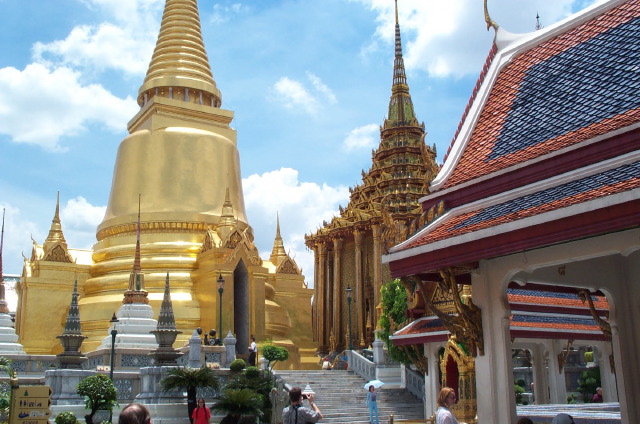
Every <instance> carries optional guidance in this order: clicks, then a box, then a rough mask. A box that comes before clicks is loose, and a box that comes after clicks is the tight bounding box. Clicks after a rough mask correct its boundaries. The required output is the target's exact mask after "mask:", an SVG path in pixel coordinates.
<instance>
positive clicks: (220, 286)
mask: <svg viewBox="0 0 640 424" xmlns="http://www.w3.org/2000/svg"><path fill="white" fill-rule="evenodd" d="M223 292H224V278H222V274H220V276H219V277H218V293H220V321H219V322H218V325H219V326H220V340H222V334H223V333H222V293H223Z"/></svg>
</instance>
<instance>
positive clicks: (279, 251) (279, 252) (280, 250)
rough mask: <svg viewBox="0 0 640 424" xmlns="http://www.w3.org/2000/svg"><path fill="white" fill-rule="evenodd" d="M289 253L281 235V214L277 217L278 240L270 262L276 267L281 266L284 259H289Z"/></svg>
mask: <svg viewBox="0 0 640 424" xmlns="http://www.w3.org/2000/svg"><path fill="white" fill-rule="evenodd" d="M287 257H288V255H287V252H286V251H285V250H284V243H283V242H282V236H281V235H280V214H279V213H278V214H277V215H276V238H275V240H274V241H273V249H272V250H271V257H269V260H270V261H271V263H273V264H275V265H280V262H282V259H284V258H287Z"/></svg>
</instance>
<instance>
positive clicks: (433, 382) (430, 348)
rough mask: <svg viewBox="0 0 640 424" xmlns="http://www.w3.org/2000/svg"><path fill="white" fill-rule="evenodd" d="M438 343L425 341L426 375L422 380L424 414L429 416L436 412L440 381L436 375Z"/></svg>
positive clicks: (437, 374)
mask: <svg viewBox="0 0 640 424" xmlns="http://www.w3.org/2000/svg"><path fill="white" fill-rule="evenodd" d="M439 348H440V344H438V343H425V344H424V356H425V357H426V358H427V376H426V377H425V382H424V416H425V418H430V417H431V416H432V415H433V414H435V413H436V402H437V400H438V395H440V381H439V379H438V376H439V375H440V374H439V373H438V368H439V367H440V364H439V363H438V349H439Z"/></svg>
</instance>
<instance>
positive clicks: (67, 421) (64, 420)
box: [55, 411, 78, 424]
mask: <svg viewBox="0 0 640 424" xmlns="http://www.w3.org/2000/svg"><path fill="white" fill-rule="evenodd" d="M55 423H56V424H78V419H77V418H76V415H75V414H74V413H73V412H71V411H66V412H61V413H59V414H58V415H56V419H55Z"/></svg>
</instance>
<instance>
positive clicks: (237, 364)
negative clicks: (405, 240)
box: [229, 358, 247, 372]
mask: <svg viewBox="0 0 640 424" xmlns="http://www.w3.org/2000/svg"><path fill="white" fill-rule="evenodd" d="M246 366H247V363H246V362H244V359H240V358H238V359H234V360H233V361H231V364H229V369H230V370H231V371H232V372H240V371H242V370H243V369H244V368H245V367H246Z"/></svg>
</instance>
